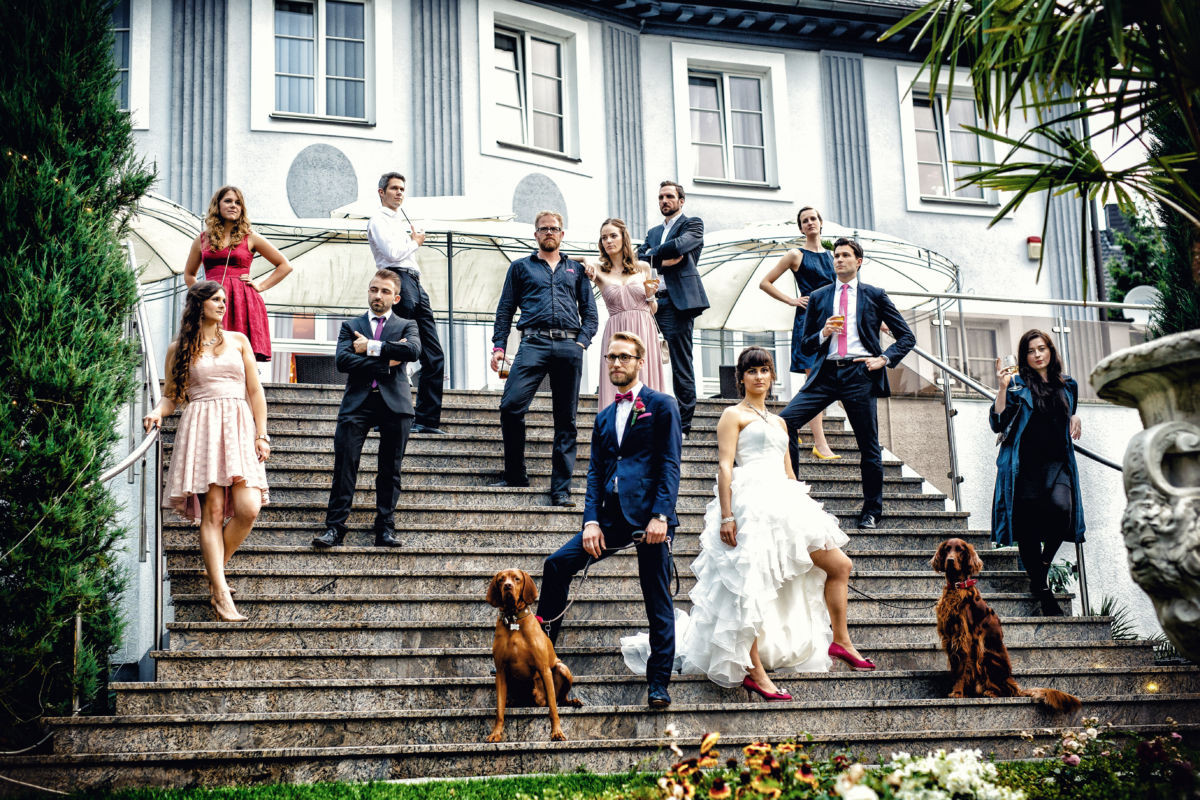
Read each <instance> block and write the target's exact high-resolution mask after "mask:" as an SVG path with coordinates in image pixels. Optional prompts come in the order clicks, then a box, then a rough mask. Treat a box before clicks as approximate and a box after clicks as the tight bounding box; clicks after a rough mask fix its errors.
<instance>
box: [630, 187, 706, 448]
mask: <svg viewBox="0 0 1200 800" xmlns="http://www.w3.org/2000/svg"><path fill="white" fill-rule="evenodd" d="M683 200H684V194H683V187H682V186H680V185H679V184H678V183H675V182H674V181H663V182H662V183H661V184H660V185H659V187H658V210H659V211H661V212H662V215H663V224H662V225H656V226H654V227H653V228H651V229H650V232H649V233H647V234H646V241H644V242H643V243H642V246H641V247H639V248H638V258H640V259H642V260H643V261H648V262H650V266H652V267H654V268H655V269H657V270H658V271H659V273H660V274H661V275H662V278H663V283H664V284H665V286H664V287H663V288H660V289H659V290H658V294H657V298H658V311H657V312H655V314H654V317H655V319H657V320H658V327H659V329H660V330H662V334H663V338H664V339H666V340H667V347H668V348H669V349H670V351H671V383H672V387H673V389H674V392H675V399H676V400H678V401H679V420H680V422H681V423H682V425H683V434H684V436H686V435H687V434H688V432H689V431H690V430H691V429H692V415H693V414H694V413H695V411H696V374H695V372H694V370H693V369H692V323H693V321H694V320H695V319H696V317H698V316H700V314H701V313H703V312H704V309H706V308H708V295H706V294H705V293H704V284H703V283H702V282H701V281H700V273H699V271H698V270H697V269H696V262H698V261H699V260H700V252H701V251H702V250H703V249H704V220H702V219H700V218H699V217H689V216H687V215H686V214H684V213H683Z"/></svg>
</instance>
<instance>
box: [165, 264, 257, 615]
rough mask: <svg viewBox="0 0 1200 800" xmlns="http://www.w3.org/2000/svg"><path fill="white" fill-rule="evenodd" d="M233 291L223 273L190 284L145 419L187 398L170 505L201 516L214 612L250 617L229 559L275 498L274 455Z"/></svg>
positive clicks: (202, 550) (174, 455) (171, 476)
mask: <svg viewBox="0 0 1200 800" xmlns="http://www.w3.org/2000/svg"><path fill="white" fill-rule="evenodd" d="M225 312H226V308H225V291H224V290H223V289H222V288H221V284H219V283H217V282H215V281H198V282H197V283H195V284H193V285H192V288H191V289H189V290H188V293H187V301H186V302H185V304H184V307H183V319H182V320H180V323H179V337H178V338H177V339H176V340H175V341H174V342H172V343H171V346H170V347H168V348H167V369H166V373H167V380H166V386H165V388H164V395H163V399H162V400H161V401H159V404H158V406H157V407H156V408H155V409H154V410H153V411H151V412H150V413H149V414H147V415H146V417H145V419H144V420H143V421H142V424H143V426H144V427H145V428H146V430H147V431H149V430H150V429H151V428H157V427H159V425H161V424H162V419H163V417H164V416H169V415H170V414H171V413H172V412H173V411H174V410H175V408H176V406H178V405H182V406H183V414H182V415H181V416H180V418H179V428H178V429H177V430H176V432H175V447H174V451H173V452H172V453H171V466H170V468H169V469H168V470H167V487H166V497H165V498H164V500H163V505H164V506H166V507H169V508H173V509H175V511H176V512H177V513H179V514H180V515H182V516H185V517H188V518H190V519H194V520H199V522H200V555H201V557H202V558H203V559H204V569H205V572H206V573H207V574H208V584H209V588H210V590H211V592H212V600H211V601H210V602H211V603H212V608H213V612H214V613H215V614H216V615H217V619H219V620H221V621H224V622H237V621H239V620H243V619H245V617H243V616H242V615H241V614H239V613H238V610H237V607H236V606H234V604H233V597H232V592H231V591H230V589H229V584H228V583H227V582H226V581H225V563H226V562H227V561H229V559H230V557H231V556H233V553H234V551H235V550H237V549H238V546H239V545H241V543H242V542H243V541H244V540H245V539H246V536H247V535H248V534H249V533H250V528H251V527H253V526H254V520H255V519H257V518H258V512H259V509H260V508H261V507H262V506H263V505H265V504H266V503H267V502H268V500H269V497H268V490H267V471H266V469H265V468H264V466H263V462H265V461H266V460H267V459H268V458H270V456H271V437H270V436H268V435H267V401H266V397H265V395H264V394H263V389H262V384H260V383H259V382H258V371H257V370H256V369H255V367H254V352H253V351H252V350H251V347H250V340H249V339H247V338H246V336H245V335H243V334H241V333H237V332H235V331H223V330H221V319H222V318H224V316H225Z"/></svg>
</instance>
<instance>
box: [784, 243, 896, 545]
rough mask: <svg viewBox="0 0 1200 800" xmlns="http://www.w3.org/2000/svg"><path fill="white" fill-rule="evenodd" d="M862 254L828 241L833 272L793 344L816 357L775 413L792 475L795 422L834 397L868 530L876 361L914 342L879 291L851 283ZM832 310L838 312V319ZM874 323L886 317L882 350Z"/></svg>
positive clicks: (879, 365) (874, 473) (875, 489)
mask: <svg viewBox="0 0 1200 800" xmlns="http://www.w3.org/2000/svg"><path fill="white" fill-rule="evenodd" d="M862 260H863V249H862V245H860V244H859V243H858V242H856V241H854V240H853V239H846V238H844V237H843V238H841V239H838V240H837V241H836V242H834V244H833V271H834V272H835V273H836V274H837V280H836V281H834V282H833V283H832V284H829V285H828V286H822V287H821V288H820V289H817V290H816V291H815V292H813V293H812V296H811V297H810V299H809V301H808V311H807V312H805V314H804V338H803V339H802V340H801V342H800V349H801V351H802V352H803V353H804V354H805V355H813V354H817V353H819V354H820V356H821V360H820V361H818V362H817V366H816V368H815V369H813V370H812V371H811V372H810V373H809V375H808V381H807V382H806V383H805V384H804V387H803V388H802V389H801V390H800V391H799V393H797V394H796V396H795V397H793V398H792V402H790V403H788V405H787V408H785V409H784V410H783V413H782V414H780V415H779V416H781V417H783V420H784V422H786V423H787V426H788V439H789V440H790V441H789V444H788V450H789V452H790V453H791V457H792V467H793V469H795V470H796V473H797V474H799V469H800V447H799V445H798V444H797V443H796V435H797V434H798V433H799V431H800V426H801V425H804V424H805V423H806V422H808V421H809V420H810V419H812V418H813V417H815V416H816V415H817V414H818V413H820V411H821V409H823V408H825V407H826V406H827V405H829V404H830V403H832V402H833V401H835V400H841V401H842V406H843V407H844V408H845V409H846V417H847V418H848V419H849V420H850V427H851V428H853V429H854V438H855V439H857V440H858V450H859V453H860V454H861V456H862V460H861V462H860V465H859V468H860V469H861V470H862V482H863V507H862V515H861V516H860V517H859V520H858V527H860V528H874V527H876V523H877V522H878V521H879V518H880V517H881V516H882V515H883V458H882V454H881V452H880V448H879V420H878V418H877V417H876V413H875V398H877V397H889V396H890V395H891V389H890V388H889V387H888V378H887V370H885V369H884V367H895V366H896V365H897V364H899V363H900V360H901V359H903V358H904V357H905V356H906V355H908V351H909V350H912V348H913V345H915V344H916V343H917V340H916V338H915V337H914V336H913V333H912V331H911V330H909V328H908V324H907V323H906V322H905V321H904V317H902V316H900V312H899V311H897V310H896V306H895V305H893V304H892V301H891V300H890V299H889V298H888V296H887V292H885V291H884V290H883V289H880V288H879V287H877V286H869V285H867V284H865V283H861V282H859V280H858V270H859V267H861V266H862ZM835 315H836V316H835ZM838 316H841V317H842V318H843V319H842V320H841V321H840V324H839V320H838ZM881 322H883V323H887V326H888V329H889V330H890V331H891V332H892V335H893V336H894V337H896V341H895V342H893V343H892V346H891V347H889V348H888V349H887V350H884V349H883V347H882V345H881V344H880V342H879V327H880V323H881Z"/></svg>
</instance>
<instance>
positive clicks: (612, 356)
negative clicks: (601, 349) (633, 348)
mask: <svg viewBox="0 0 1200 800" xmlns="http://www.w3.org/2000/svg"><path fill="white" fill-rule="evenodd" d="M604 360H605V361H607V362H608V363H610V364H614V363H616V362H618V361H620V362H621V363H622V364H628V363H629V362H630V361H637V360H638V357H637V356H631V355H629V353H608V354H607V355H605V356H604Z"/></svg>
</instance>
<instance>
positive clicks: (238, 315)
mask: <svg viewBox="0 0 1200 800" xmlns="http://www.w3.org/2000/svg"><path fill="white" fill-rule="evenodd" d="M255 253H258V254H259V255H261V256H262V257H263V258H265V259H266V260H267V261H269V262H270V263H271V264H273V265H275V269H273V270H272V271H271V274H270V275H268V276H267V277H265V278H263V279H262V280H261V281H258V282H255V281H254V280H253V279H252V278H251V277H250V262H252V261H253V260H254V254H255ZM201 264H203V265H204V278H205V279H206V280H210V281H216V282H217V283H219V284H221V288H222V289H224V290H225V297H226V300H227V303H226V310H225V319H224V320H222V323H221V325H222V327H223V328H224V329H225V330H227V331H237V332H238V333H241V334H243V335H245V336H246V338H248V339H249V340H250V346H251V347H252V348H253V349H254V358H255V360H257V361H270V360H271V324H270V320H269V319H268V318H267V304H266V303H264V302H263V299H262V293H263V292H265V291H266V290H267V289H270V288H271V287H272V286H274V285H275V284H277V283H279V282H280V281H281V280H283V279H284V278H286V277H287V276H288V273H290V272H291V271H292V265H291V264H289V263H288V260H287V259H286V258H285V257H284V255H283V253H281V252H279V250H277V249H276V248H275V246H274V245H272V244H271V243H270V242H268V241H267V240H266V239H264V238H263V237H261V236H259V235H258V234H257V233H255V232H254V231H252V230H251V229H250V218H249V217H248V216H247V214H246V199H245V198H244V197H243V196H242V190H241V189H239V188H237V187H236V186H222V187H221V188H220V189H217V193H216V194H214V195H213V196H212V200H210V201H209V203H208V214H207V215H206V216H205V218H204V232H203V233H201V234H200V235H199V236H197V237H196V239H195V241H193V242H192V250H191V252H190V253H189V254H188V260H187V265H186V266H185V267H184V268H183V279H184V281H186V282H187V285H188V286H191V285H192V284H194V283H195V282H196V274H197V273H198V272H199V270H200V265H201Z"/></svg>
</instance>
